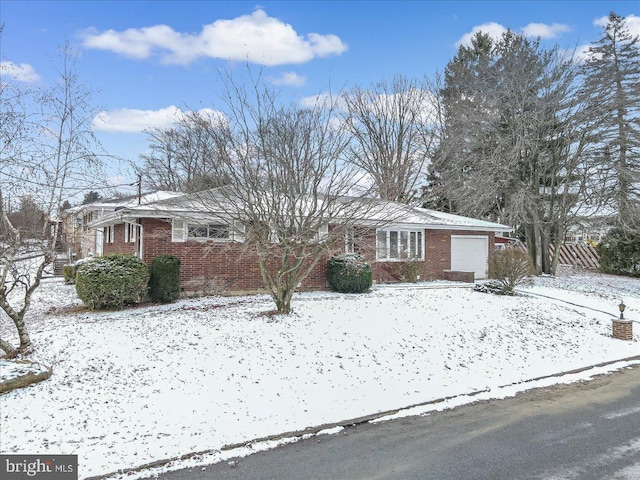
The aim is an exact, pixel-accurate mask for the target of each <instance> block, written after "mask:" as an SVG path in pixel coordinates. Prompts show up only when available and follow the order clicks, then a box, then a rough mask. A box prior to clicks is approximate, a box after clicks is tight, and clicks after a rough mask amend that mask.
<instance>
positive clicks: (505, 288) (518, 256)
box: [489, 248, 535, 295]
mask: <svg viewBox="0 0 640 480" xmlns="http://www.w3.org/2000/svg"><path fill="white" fill-rule="evenodd" d="M489 272H490V273H491V277H492V278H494V279H495V280H496V281H497V283H498V284H500V286H501V288H502V293H503V294H505V295H513V289H514V288H515V287H517V286H518V285H521V284H522V283H525V282H526V281H527V279H528V278H529V277H530V276H531V275H533V274H534V273H535V270H534V268H533V263H532V262H531V259H530V258H529V255H528V254H527V253H526V252H524V251H522V250H518V249H515V248H507V249H505V250H496V251H495V252H493V254H492V255H491V258H490V259H489Z"/></svg>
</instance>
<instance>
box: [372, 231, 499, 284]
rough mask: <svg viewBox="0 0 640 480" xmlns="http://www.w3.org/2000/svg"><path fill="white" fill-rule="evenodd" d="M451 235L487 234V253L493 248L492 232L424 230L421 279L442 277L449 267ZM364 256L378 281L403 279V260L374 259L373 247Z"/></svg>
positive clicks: (398, 280)
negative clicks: (381, 260) (423, 256)
mask: <svg viewBox="0 0 640 480" xmlns="http://www.w3.org/2000/svg"><path fill="white" fill-rule="evenodd" d="M451 235H488V236H489V249H490V251H489V253H491V250H492V248H493V243H494V233H493V232H475V231H469V230H425V231H424V252H425V261H424V262H422V265H421V267H420V269H419V274H420V279H421V280H436V279H444V278H445V275H444V273H443V272H444V270H449V269H451ZM369 241H370V242H371V244H372V245H375V233H372V234H371V236H370V239H369ZM365 256H367V258H368V259H369V261H370V262H371V264H372V266H373V278H374V280H375V281H377V282H380V283H389V282H400V281H403V278H402V274H401V268H402V263H403V262H397V261H387V262H376V261H375V258H376V257H375V249H371V250H370V251H369V252H368V253H365Z"/></svg>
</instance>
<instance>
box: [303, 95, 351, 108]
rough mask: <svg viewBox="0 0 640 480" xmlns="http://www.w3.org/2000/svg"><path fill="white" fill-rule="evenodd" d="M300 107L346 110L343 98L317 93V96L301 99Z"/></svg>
mask: <svg viewBox="0 0 640 480" xmlns="http://www.w3.org/2000/svg"><path fill="white" fill-rule="evenodd" d="M300 106H301V107H302V108H316V107H322V108H324V107H326V108H330V107H332V106H333V108H334V109H335V110H345V109H346V106H345V103H344V100H343V98H342V97H341V96H336V95H335V94H331V93H319V94H318V95H312V96H310V97H303V98H302V99H300Z"/></svg>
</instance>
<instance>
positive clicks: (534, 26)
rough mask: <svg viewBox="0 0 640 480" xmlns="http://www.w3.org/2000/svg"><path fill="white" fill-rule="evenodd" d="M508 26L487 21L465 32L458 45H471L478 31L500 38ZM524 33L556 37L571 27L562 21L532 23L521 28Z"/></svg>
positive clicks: (494, 38)
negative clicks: (549, 23) (548, 23)
mask: <svg viewBox="0 0 640 480" xmlns="http://www.w3.org/2000/svg"><path fill="white" fill-rule="evenodd" d="M507 30H508V29H507V27H505V26H504V25H501V24H499V23H496V22H487V23H483V24H482V25H476V26H475V27H473V28H472V29H471V31H470V32H467V33H465V34H464V35H463V36H462V37H460V39H459V40H458V41H457V42H456V47H459V46H461V45H464V46H467V47H469V46H471V39H472V38H473V37H474V36H475V34H476V33H478V32H483V33H486V34H488V35H489V37H491V38H492V39H493V40H498V39H499V38H500V37H502V34H503V33H505V32H506V31H507ZM520 30H521V31H522V34H523V35H525V36H527V37H536V38H537V37H540V38H556V37H557V36H559V35H560V34H561V33H564V32H570V31H571V28H570V27H569V26H568V25H564V24H562V23H553V24H551V25H547V24H545V23H530V24H528V25H527V26H525V27H522V28H521V29H520Z"/></svg>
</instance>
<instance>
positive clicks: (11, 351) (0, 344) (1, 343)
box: [0, 338, 18, 358]
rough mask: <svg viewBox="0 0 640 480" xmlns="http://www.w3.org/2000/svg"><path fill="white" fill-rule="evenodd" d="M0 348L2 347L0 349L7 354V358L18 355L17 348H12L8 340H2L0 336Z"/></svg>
mask: <svg viewBox="0 0 640 480" xmlns="http://www.w3.org/2000/svg"><path fill="white" fill-rule="evenodd" d="M0 349H2V351H3V352H4V353H6V354H7V358H15V357H16V356H17V355H18V350H17V349H16V348H14V346H13V345H11V344H10V343H9V342H7V341H5V340H2V339H1V338H0Z"/></svg>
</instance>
